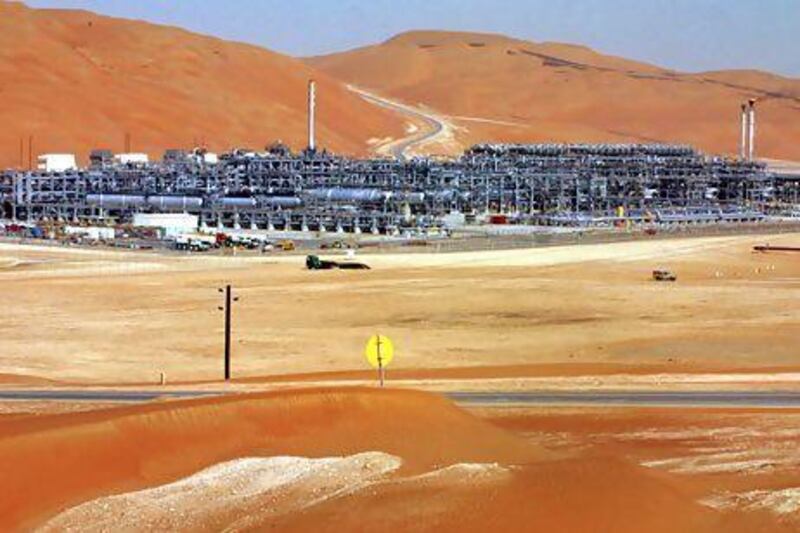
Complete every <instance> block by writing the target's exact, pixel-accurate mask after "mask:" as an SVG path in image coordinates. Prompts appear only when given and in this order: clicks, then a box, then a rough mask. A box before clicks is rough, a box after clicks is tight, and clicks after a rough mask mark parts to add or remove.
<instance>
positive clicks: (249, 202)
mask: <svg viewBox="0 0 800 533" xmlns="http://www.w3.org/2000/svg"><path fill="white" fill-rule="evenodd" d="M218 204H219V205H220V206H222V207H223V208H228V209H233V208H235V209H253V208H254V207H255V206H256V199H255V198H252V197H242V198H237V197H231V198H220V199H219V200H218Z"/></svg>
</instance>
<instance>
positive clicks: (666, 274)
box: [653, 268, 678, 281]
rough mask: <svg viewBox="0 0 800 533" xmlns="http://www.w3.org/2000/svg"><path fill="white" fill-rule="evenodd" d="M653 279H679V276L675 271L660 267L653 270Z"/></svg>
mask: <svg viewBox="0 0 800 533" xmlns="http://www.w3.org/2000/svg"><path fill="white" fill-rule="evenodd" d="M653 280H654V281H677V280H678V276H676V275H675V274H674V273H673V272H671V271H669V270H666V269H663V268H660V269H657V270H653Z"/></svg>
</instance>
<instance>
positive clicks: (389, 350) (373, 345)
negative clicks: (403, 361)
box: [364, 334, 394, 387]
mask: <svg viewBox="0 0 800 533" xmlns="http://www.w3.org/2000/svg"><path fill="white" fill-rule="evenodd" d="M364 355H365V356H366V358H367V361H368V362H369V364H370V365H372V367H373V368H376V369H378V382H379V383H380V386H381V387H383V385H384V381H385V379H386V367H387V366H389V363H391V362H392V359H393V358H394V344H392V341H391V339H390V338H389V337H387V336H386V335H380V334H377V335H373V336H372V337H370V338H369V340H368V341H367V347H366V349H365V350H364Z"/></svg>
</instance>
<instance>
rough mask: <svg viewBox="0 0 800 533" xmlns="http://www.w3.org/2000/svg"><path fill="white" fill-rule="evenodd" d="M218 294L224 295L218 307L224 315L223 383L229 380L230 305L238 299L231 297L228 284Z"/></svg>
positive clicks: (231, 292)
mask: <svg viewBox="0 0 800 533" xmlns="http://www.w3.org/2000/svg"><path fill="white" fill-rule="evenodd" d="M218 290H219V292H221V293H223V294H224V295H225V302H224V305H223V306H220V307H218V308H217V309H219V310H220V311H223V312H224V313H225V381H230V379H231V304H233V302H238V301H239V297H238V296H236V297H234V296H233V290H232V289H231V286H230V284H228V285H225V288H224V289H218Z"/></svg>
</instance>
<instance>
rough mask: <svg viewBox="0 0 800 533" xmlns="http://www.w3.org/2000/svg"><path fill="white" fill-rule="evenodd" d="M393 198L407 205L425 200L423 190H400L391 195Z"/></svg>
mask: <svg viewBox="0 0 800 533" xmlns="http://www.w3.org/2000/svg"><path fill="white" fill-rule="evenodd" d="M393 199H394V200H396V201H397V202H401V203H407V204H409V205H418V204H421V203H424V202H425V193H424V192H400V193H396V194H395V195H394V197H393Z"/></svg>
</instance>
